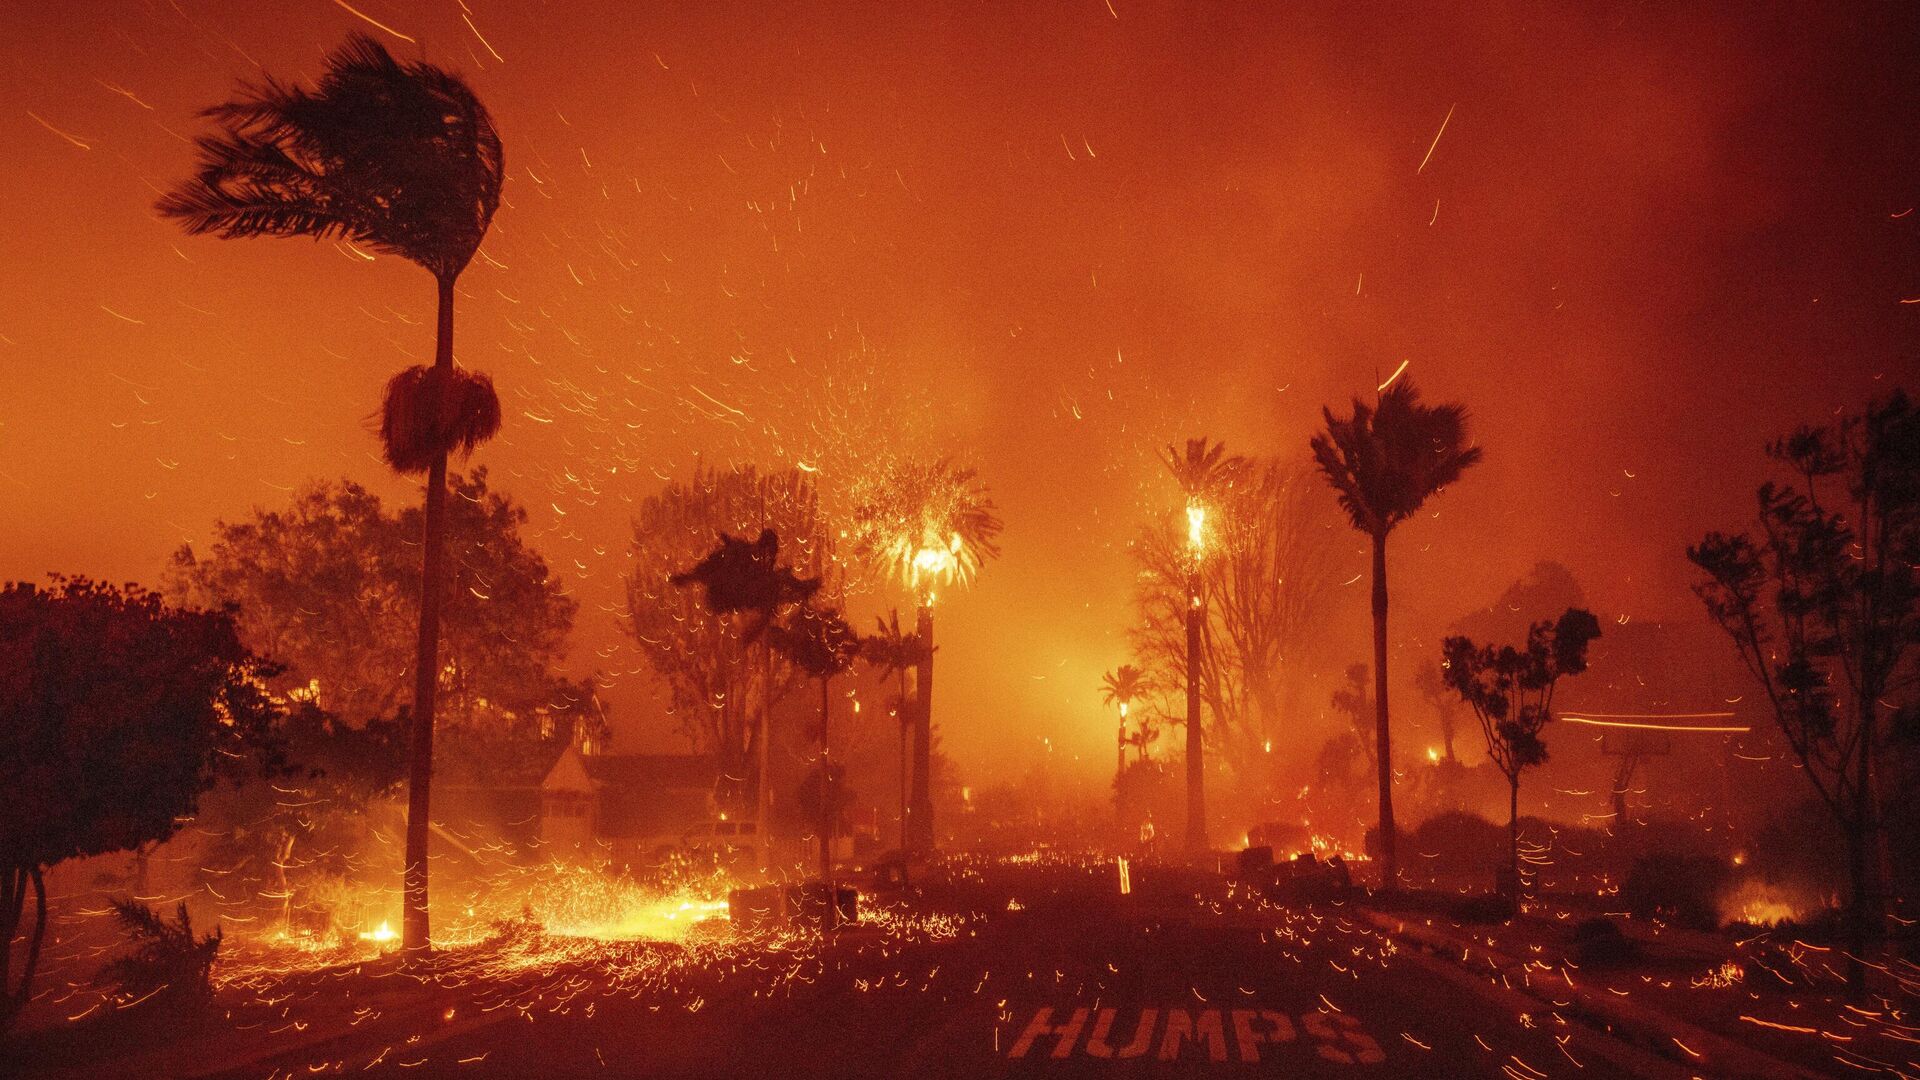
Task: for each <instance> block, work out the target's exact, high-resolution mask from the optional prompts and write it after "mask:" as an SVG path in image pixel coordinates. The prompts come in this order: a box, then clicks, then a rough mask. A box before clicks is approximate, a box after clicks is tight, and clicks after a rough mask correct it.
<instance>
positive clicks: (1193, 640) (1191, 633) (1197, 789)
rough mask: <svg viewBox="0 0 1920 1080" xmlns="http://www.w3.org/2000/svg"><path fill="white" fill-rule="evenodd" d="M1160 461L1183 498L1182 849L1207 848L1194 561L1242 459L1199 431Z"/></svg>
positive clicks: (1202, 600)
mask: <svg viewBox="0 0 1920 1080" xmlns="http://www.w3.org/2000/svg"><path fill="white" fill-rule="evenodd" d="M1160 460H1161V463H1162V464H1164V465H1165V466H1166V467H1167V471H1168V472H1170V473H1172V474H1173V479H1174V482H1176V483H1178V484H1179V485H1180V492H1181V494H1182V495H1185V496H1186V500H1187V506H1186V510H1187V670H1186V677H1187V850H1189V851H1205V850H1206V847H1207V795H1206V780H1205V776H1206V774H1205V771H1204V766H1205V762H1204V760H1203V758H1202V754H1203V752H1204V751H1203V750H1202V749H1201V739H1200V727H1201V721H1200V675H1201V673H1200V632H1201V626H1202V624H1203V623H1204V622H1205V621H1206V596H1205V588H1204V581H1203V579H1202V577H1201V576H1200V564H1201V562H1202V560H1203V559H1204V558H1205V556H1206V538H1207V510H1208V508H1209V506H1208V504H1209V502H1210V501H1212V499H1213V497H1214V496H1216V495H1217V494H1219V492H1220V490H1221V489H1222V488H1224V487H1226V486H1228V485H1230V484H1231V483H1232V482H1233V477H1234V474H1236V473H1238V472H1239V471H1240V469H1241V468H1242V467H1243V466H1244V465H1246V459H1245V458H1243V457H1240V456H1238V455H1235V456H1233V457H1228V456H1227V448H1226V446H1225V445H1223V444H1221V443H1217V442H1212V441H1210V440H1208V439H1207V438H1206V437H1205V436H1202V437H1200V438H1198V439H1188V440H1187V445H1186V448H1185V450H1180V449H1176V448H1175V447H1172V446H1168V447H1167V448H1166V449H1165V450H1164V451H1162V452H1161V455H1160Z"/></svg>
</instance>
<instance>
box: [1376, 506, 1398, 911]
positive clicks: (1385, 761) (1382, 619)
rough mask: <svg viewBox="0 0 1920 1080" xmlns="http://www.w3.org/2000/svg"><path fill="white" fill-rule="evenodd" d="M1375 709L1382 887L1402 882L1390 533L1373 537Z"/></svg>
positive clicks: (1377, 534) (1385, 887)
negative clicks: (1391, 712)
mask: <svg viewBox="0 0 1920 1080" xmlns="http://www.w3.org/2000/svg"><path fill="white" fill-rule="evenodd" d="M1373 709H1374V716H1375V718H1376V730H1375V732H1374V745H1373V750H1374V758H1375V760H1376V761H1377V762H1378V763H1379V769H1380V887H1381V888H1383V889H1393V888H1395V887H1397V886H1398V885H1399V883H1400V863H1399V860H1398V859H1397V858H1396V857H1395V856H1396V854H1397V853H1396V852H1395V850H1394V846H1395V845H1394V840H1395V839H1396V836H1395V829H1394V824H1393V743H1392V736H1391V733H1390V732H1389V730H1388V727H1387V534H1386V533H1384V532H1381V533H1375V534H1374V537H1373Z"/></svg>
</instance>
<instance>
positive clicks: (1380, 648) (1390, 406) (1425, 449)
mask: <svg viewBox="0 0 1920 1080" xmlns="http://www.w3.org/2000/svg"><path fill="white" fill-rule="evenodd" d="M1321 412H1322V413H1323V414H1324V415H1325V417H1326V421H1327V429H1326V431H1324V432H1322V433H1321V434H1319V435H1315V436H1314V437H1313V439H1312V441H1311V445H1312V447H1313V456H1314V460H1315V461H1317V462H1318V463H1319V465H1320V470H1321V471H1322V472H1324V473H1326V476H1327V482H1328V483H1329V484H1331V485H1333V490H1334V492H1335V493H1336V494H1338V495H1339V497H1340V506H1341V508H1342V509H1344V510H1345V511H1346V512H1347V517H1348V518H1349V519H1351V520H1352V522H1353V527H1354V528H1355V529H1358V530H1360V531H1361V532H1363V533H1366V534H1367V535H1368V536H1371V537H1372V538H1373V702H1374V716H1375V721H1376V723H1375V728H1376V730H1375V735H1374V760H1375V761H1376V763H1377V764H1378V771H1379V774H1380V853H1381V868H1382V877H1381V882H1382V884H1383V886H1384V887H1386V888H1389V889H1391V888H1393V887H1395V885H1396V883H1397V882H1398V880H1399V878H1398V872H1399V863H1398V862H1397V860H1396V859H1395V852H1394V848H1395V844H1394V836H1395V834H1394V824H1393V753H1392V742H1391V740H1390V738H1389V732H1388V728H1387V535H1388V534H1389V533H1391V532H1393V529H1394V527H1395V526H1396V525H1399V524H1400V523H1401V522H1402V521H1405V520H1406V519H1407V518H1409V517H1412V516H1413V515H1414V513H1416V512H1417V511H1418V510H1419V509H1420V507H1421V505H1422V504H1424V503H1425V502H1426V501H1427V499H1428V498H1429V497H1431V496H1432V495H1434V494H1436V493H1438V492H1439V491H1440V489H1442V488H1444V487H1446V486H1447V485H1448V484H1451V483H1453V482H1454V481H1455V480H1458V479H1459V478H1460V474H1461V473H1463V472H1465V471H1466V470H1467V468H1468V467H1469V466H1471V465H1473V464H1474V463H1475V462H1477V461H1479V460H1480V448H1479V447H1477V446H1469V445H1467V410H1466V407H1465V406H1463V405H1458V404H1448V405H1422V404H1420V392H1419V391H1418V390H1416V389H1414V386H1413V381H1412V380H1411V379H1406V380H1402V381H1400V382H1398V383H1396V384H1395V385H1394V386H1393V387H1392V388H1391V389H1389V390H1387V391H1386V392H1384V393H1382V394H1380V395H1379V397H1378V399H1377V400H1376V402H1375V404H1374V405H1373V406H1371V407H1369V406H1368V405H1367V404H1366V402H1363V401H1361V400H1359V399H1358V398H1355V399H1354V402H1353V415H1352V416H1351V417H1348V418H1347V419H1344V420H1343V419H1340V418H1338V417H1336V416H1334V415H1333V410H1332V409H1322V410H1321Z"/></svg>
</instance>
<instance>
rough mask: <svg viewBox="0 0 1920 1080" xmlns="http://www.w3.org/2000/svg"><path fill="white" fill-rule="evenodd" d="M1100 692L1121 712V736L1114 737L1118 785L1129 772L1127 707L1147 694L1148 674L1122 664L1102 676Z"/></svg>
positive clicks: (1116, 781)
mask: <svg viewBox="0 0 1920 1080" xmlns="http://www.w3.org/2000/svg"><path fill="white" fill-rule="evenodd" d="M1100 690H1101V697H1102V699H1103V700H1104V701H1105V702H1106V703H1107V704H1108V705H1113V706H1116V707H1118V708H1119V710H1120V728H1119V734H1117V735H1115V736H1114V749H1115V755H1116V757H1115V762H1114V767H1113V782H1114V783H1115V784H1118V783H1119V782H1120V777H1121V775H1122V774H1123V773H1125V772H1126V771H1127V707H1128V706H1130V705H1132V704H1133V703H1134V702H1135V701H1136V700H1138V699H1139V698H1141V697H1143V696H1144V695H1145V694H1146V692H1147V674H1146V672H1144V671H1141V670H1140V669H1139V668H1137V667H1134V666H1133V665H1132V664H1121V665H1120V666H1119V667H1118V668H1116V669H1114V670H1112V671H1109V672H1107V673H1106V674H1105V675H1102V676H1100Z"/></svg>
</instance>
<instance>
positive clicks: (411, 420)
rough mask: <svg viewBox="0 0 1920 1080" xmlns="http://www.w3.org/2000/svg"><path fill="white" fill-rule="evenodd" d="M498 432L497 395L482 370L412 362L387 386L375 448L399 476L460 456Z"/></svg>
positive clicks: (423, 470) (424, 469)
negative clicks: (380, 451)
mask: <svg viewBox="0 0 1920 1080" xmlns="http://www.w3.org/2000/svg"><path fill="white" fill-rule="evenodd" d="M499 431H500V396H499V395H498V394H497V393H495V392H494V389H493V380H492V379H491V378H489V377H488V376H486V375H485V374H483V373H481V372H477V371H468V370H466V369H465V368H441V367H427V366H425V365H422V364H415V365H414V366H412V367H410V368H407V369H406V370H404V371H402V372H400V373H399V374H398V375H395V376H394V377H393V378H392V379H390V380H388V382H387V392H386V398H385V400H384V401H383V403H382V405H381V409H380V446H381V449H382V450H383V451H384V452H385V455H386V459H387V464H389V465H391V466H393V467H394V469H396V470H398V471H399V472H402V473H418V472H425V471H426V470H427V469H429V468H431V467H432V465H433V463H434V462H435V461H436V460H440V459H441V458H442V457H443V456H445V455H451V454H455V453H458V454H460V455H461V456H463V457H464V456H466V455H468V454H471V453H473V451H474V450H475V448H477V447H478V446H479V445H480V444H481V443H483V442H486V441H487V440H488V439H491V438H493V437H494V435H496V434H498V433H499Z"/></svg>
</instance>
